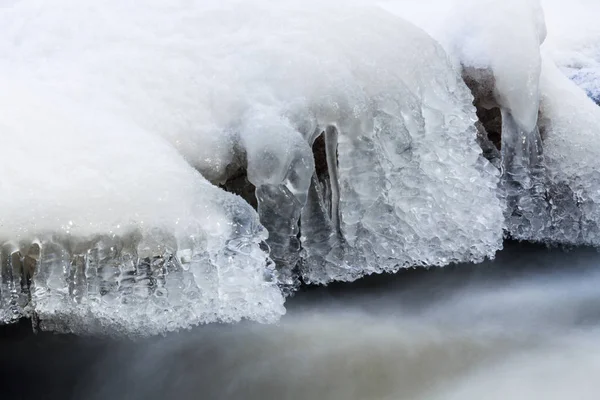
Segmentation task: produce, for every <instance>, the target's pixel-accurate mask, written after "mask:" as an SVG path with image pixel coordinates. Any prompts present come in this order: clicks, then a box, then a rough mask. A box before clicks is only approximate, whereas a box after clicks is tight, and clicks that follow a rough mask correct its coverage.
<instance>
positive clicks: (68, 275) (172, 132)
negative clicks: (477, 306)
mask: <svg viewBox="0 0 600 400" xmlns="http://www.w3.org/2000/svg"><path fill="white" fill-rule="evenodd" d="M586 1H587V0H577V1H575V2H574V3H573V11H572V12H573V15H576V16H577V17H572V20H570V21H571V22H569V23H565V22H563V20H562V19H560V18H559V16H560V12H559V11H557V10H559V8H560V5H559V3H558V2H557V1H554V0H545V1H544V2H543V3H542V5H543V6H544V7H546V8H547V10H546V14H547V15H549V18H548V21H549V23H548V24H546V23H545V17H544V15H545V14H544V11H542V7H541V5H540V3H539V2H538V1H536V0H526V1H519V0H507V1H498V0H480V1H475V0H452V1H442V0H427V1H423V2H419V3H417V2H414V1H412V0H410V1H408V0H392V1H386V2H383V3H377V4H376V3H375V2H373V1H369V0H365V1H360V0H351V1H345V2H343V1H341V0H327V1H324V2H323V1H316V0H305V1H300V0H284V1H280V2H274V1H270V0H251V1H236V0H224V1H216V0H203V1H200V0H197V1H194V0H192V1H167V0H148V1H146V2H144V6H143V7H141V6H140V4H139V2H136V1H134V0H119V1H117V0H106V1H104V2H102V3H98V2H92V1H87V0H86V1H74V0H56V1H53V2H45V1H37V0H36V1H34V0H23V1H20V2H10V3H7V2H3V3H0V33H1V35H0V76H2V78H1V80H0V110H1V111H0V138H1V139H2V143H3V145H4V146H5V147H4V151H3V153H2V155H1V156H0V169H1V170H0V193H2V195H1V196H0V210H1V212H0V253H1V254H0V273H1V282H0V283H1V286H0V302H1V307H0V309H1V310H2V313H3V314H2V320H4V321H12V320H14V319H16V318H18V317H20V316H22V315H26V316H32V317H34V319H39V322H38V324H39V326H40V327H41V328H43V329H56V330H65V331H76V332H108V331H118V332H126V333H132V334H152V333H158V332H164V331H168V330H173V329H180V328H185V327H188V326H190V325H193V324H197V323H202V322H212V321H237V320H240V319H242V318H248V319H252V320H258V321H265V322H269V321H275V320H276V319H277V318H278V316H280V315H281V314H282V313H283V312H284V309H283V295H282V291H283V293H284V294H287V293H289V291H290V290H293V289H294V287H295V286H296V285H297V284H298V283H299V281H300V280H303V281H305V282H308V283H318V284H325V283H328V282H330V281H333V280H344V281H351V280H354V279H357V278H360V277H361V276H364V275H366V274H371V273H380V272H384V271H387V272H393V271H396V270H398V269H399V268H405V267H414V266H425V265H426V266H443V265H447V264H449V263H453V262H462V261H472V262H478V261H481V260H483V259H484V258H486V257H493V256H494V254H495V252H496V251H497V250H498V249H500V248H501V246H502V239H503V234H504V230H506V232H507V233H508V234H510V235H511V236H512V237H514V238H517V239H524V240H535V241H545V242H553V243H568V244H595V245H598V244H600V238H599V237H598V222H597V221H598V217H597V215H600V214H598V210H597V204H600V203H599V202H598V200H600V199H597V198H596V197H598V192H597V187H600V186H597V183H599V177H598V176H596V175H597V173H596V172H595V171H597V170H598V165H597V161H596V160H597V159H598V157H596V155H595V153H596V152H595V151H594V150H593V149H594V148H595V146H594V144H595V141H594V139H595V136H596V135H597V132H596V129H598V128H596V127H598V126H600V123H599V121H598V118H597V117H598V112H599V110H600V109H599V108H598V107H596V106H595V105H594V103H593V102H591V101H590V100H589V99H587V98H586V97H585V95H584V94H583V92H581V91H579V89H578V88H577V87H576V86H575V84H573V83H571V82H570V81H569V80H567V79H566V78H565V77H564V76H563V75H560V72H559V71H558V70H556V69H555V67H554V66H553V65H554V63H557V64H558V65H559V67H560V68H561V70H562V71H563V72H565V73H567V74H568V75H569V76H570V77H571V78H572V79H573V80H574V81H576V82H577V83H578V84H579V85H581V86H582V87H583V88H584V89H585V90H587V92H588V94H589V95H590V96H592V97H594V96H595V93H597V92H596V86H594V85H596V84H597V83H598V82H600V81H599V80H597V79H596V76H597V75H595V74H596V73H597V71H600V69H598V68H597V66H598V64H597V63H598V60H600V57H598V56H597V55H598V53H597V49H598V46H597V45H596V44H594V43H596V42H597V41H594V40H592V39H590V38H592V37H593V35H594V34H595V33H594V32H597V28H595V25H593V24H592V23H591V22H590V23H587V24H585V26H586V29H585V32H586V33H585V35H583V34H582V36H581V37H577V35H573V36H569V34H570V33H571V32H572V30H573V26H574V25H569V24H574V22H573V20H574V19H577V18H579V16H580V15H581V14H582V11H581V10H588V11H589V10H590V9H588V8H586V7H588V5H589V4H588V3H587V2H586ZM576 4H577V5H576ZM552 7H555V8H552ZM577 7H580V8H579V9H578V8H577ZM590 7H591V6H590ZM548 10H549V12H548ZM577 10H579V11H577ZM569 18H571V17H569ZM404 19H408V20H410V21H412V22H413V23H414V24H416V25H413V24H412V23H409V22H406V21H405V20H404ZM561 24H563V25H561ZM561 27H562V28H561ZM560 29H563V31H560ZM558 32H563V33H564V35H563V33H560V34H559V33H558ZM565 32H566V33H565ZM567 37H568V38H569V40H567V39H565V38H567ZM596 37H600V35H599V36H596ZM542 43H545V44H544V45H543V48H544V54H546V55H545V56H544V59H543V62H542V55H541V54H542V53H541V51H540V46H541V45H542ZM566 103H568V104H566ZM483 155H485V158H484V157H483ZM217 186H220V187H223V188H227V189H228V190H231V191H234V192H236V193H239V194H241V195H243V196H244V199H242V198H240V197H238V196H234V195H232V194H228V193H226V192H225V191H224V190H222V189H219V188H218V187H217ZM250 204H252V205H253V206H255V207H256V211H255V210H253V209H252V207H251V205H250ZM275 266H276V267H275Z"/></svg>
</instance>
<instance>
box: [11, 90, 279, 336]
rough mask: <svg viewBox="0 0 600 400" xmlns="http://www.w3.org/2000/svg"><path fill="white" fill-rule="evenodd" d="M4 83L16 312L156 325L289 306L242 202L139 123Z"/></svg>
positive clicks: (66, 321) (107, 325) (131, 328)
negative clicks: (202, 173)
mask: <svg viewBox="0 0 600 400" xmlns="http://www.w3.org/2000/svg"><path fill="white" fill-rule="evenodd" d="M0 86H1V89H0V109H1V110H2V113H1V114H0V127H1V129H0V136H1V137H2V138H3V142H4V143H6V144H7V147H6V148H5V151H4V152H3V155H2V158H1V164H0V167H1V168H2V174H1V179H0V186H1V187H2V196H0V209H1V210H2V214H1V215H0V242H2V243H4V244H3V246H2V250H1V259H2V269H1V271H0V272H1V278H2V282H1V286H0V297H1V301H2V308H3V309H4V310H5V311H9V313H8V315H5V316H4V317H3V320H5V321H6V320H14V319H16V318H18V317H20V316H22V315H31V314H34V315H35V316H36V317H37V318H39V319H40V320H41V324H42V327H53V328H57V329H60V330H73V331H78V332H85V331H88V330H89V331H94V332H97V331H99V330H100V331H101V330H102V329H105V330H114V331H115V332H117V331H120V332H124V333H131V334H150V333H157V332H162V331H166V330H172V329H176V328H182V327H187V326H191V325H195V324H198V323H201V322H213V321H234V320H239V319H240V318H251V319H256V320H260V321H273V320H275V319H277V318H278V316H280V315H281V314H282V313H283V298H282V296H281V293H280V291H279V289H278V288H277V286H276V282H275V281H274V280H273V279H270V278H269V279H267V276H268V275H269V274H272V271H271V272H269V271H270V269H271V261H270V260H269V259H268V255H267V254H266V253H265V252H264V251H262V250H261V249H260V247H259V246H260V243H261V242H262V241H263V240H265V239H266V237H267V234H266V232H265V231H264V229H263V228H262V227H261V225H260V224H259V222H258V217H257V215H256V213H255V211H254V210H252V208H251V207H250V206H249V205H248V204H247V203H245V202H244V201H243V200H242V199H241V198H239V197H236V196H233V195H231V194H228V193H226V192H224V191H222V190H221V189H218V188H216V187H215V186H213V185H211V184H210V183H209V182H207V181H206V180H205V179H204V178H203V177H202V176H201V175H200V174H199V173H198V172H196V171H195V170H194V169H193V168H191V167H190V166H189V164H188V163H186V162H185V161H184V160H183V158H181V157H180V156H179V154H178V153H177V151H176V150H175V149H174V148H173V147H171V146H170V145H169V144H168V143H166V142H165V141H164V140H163V139H161V138H160V137H158V136H156V135H152V134H149V133H147V132H146V131H144V130H142V129H140V128H139V127H137V126H136V125H134V124H131V123H129V122H126V121H123V120H121V119H118V118H115V117H114V116H110V115H107V114H103V113H102V111H100V110H96V109H92V110H90V109H88V108H86V107H83V106H79V105H77V104H75V103H73V102H71V101H69V100H67V99H66V98H65V97H63V96H60V95H58V94H53V93H49V91H48V90H47V88H45V87H44V86H43V85H36V84H35V83H28V84H24V83H18V80H17V79H15V81H14V82H7V81H6V80H3V81H2V82H1V83H0ZM177 297H179V298H177Z"/></svg>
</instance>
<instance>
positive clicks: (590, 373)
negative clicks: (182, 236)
mask: <svg viewBox="0 0 600 400" xmlns="http://www.w3.org/2000/svg"><path fill="white" fill-rule="evenodd" d="M506 247H507V248H506V249H505V250H504V251H503V252H501V253H500V254H499V256H498V258H497V260H496V261H494V262H487V263H484V264H481V265H475V266H472V265H458V266H452V267H448V268H445V269H432V270H424V269H419V270H407V271H403V272H401V273H399V274H397V275H394V276H389V275H385V276H384V275H382V276H376V277H371V278H368V279H365V280H363V281H361V282H356V283H353V284H346V285H333V286H330V287H327V288H308V289H305V290H304V291H302V292H301V293H298V294H297V295H296V296H295V297H294V298H292V299H290V300H289V301H288V314H287V315H286V316H285V317H284V318H283V320H282V321H281V322H280V323H279V324H278V325H256V324H249V323H248V324H239V325H209V326H204V327H200V328H197V329H195V330H192V331H188V332H183V333H178V334H172V335H168V336H166V337H159V338H152V339H145V340H141V341H135V342H131V341H120V340H104V339H97V338H96V339H93V338H81V337H79V338H78V337H72V336H59V335H51V334H47V333H43V334H39V335H32V334H26V333H25V331H26V329H25V326H24V325H21V327H20V328H18V327H12V328H10V329H8V328H4V330H3V331H2V335H3V336H4V337H3V338H1V339H0V354H2V357H1V358H0V364H1V365H0V381H1V385H2V387H3V389H2V390H3V395H2V399H11V398H31V397H34V396H35V397H37V398H61V399H65V398H73V399H121V398H127V399H167V398H169V399H171V398H172V399H247V400H251V399H290V400H291V399H323V400H325V399H344V400H349V399H361V400H362V399H364V400H368V399H385V400H388V399H390V400H391V399H427V400H435V399H461V400H469V399H474V400H480V399H514V400H519V399H527V400H531V399H545V400H546V399H598V398H600V381H599V380H598V379H597V377H598V376H600V375H599V374H600V343H599V342H598V340H597V338H598V335H599V333H600V291H599V290H598V287H600V269H599V268H598V266H600V254H599V253H597V252H596V251H595V250H592V249H575V250H572V251H569V252H565V251H563V250H556V249H555V250H548V249H545V248H540V247H535V246H531V245H519V244H508V245H507V246H506ZM19 329H20V330H19Z"/></svg>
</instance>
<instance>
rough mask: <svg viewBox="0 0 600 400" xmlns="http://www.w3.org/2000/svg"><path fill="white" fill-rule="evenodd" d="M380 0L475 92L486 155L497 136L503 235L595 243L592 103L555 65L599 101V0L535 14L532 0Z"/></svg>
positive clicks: (547, 4) (546, 0) (557, 4)
mask: <svg viewBox="0 0 600 400" xmlns="http://www.w3.org/2000/svg"><path fill="white" fill-rule="evenodd" d="M386 4H387V5H386V8H387V9H388V10H390V11H392V12H394V13H396V14H399V15H403V16H406V17H408V18H409V19H411V20H412V21H414V22H415V23H417V24H418V25H419V26H421V27H423V28H424V29H425V30H427V31H428V32H429V33H430V34H432V35H433V36H434V37H435V38H436V39H438V40H439V41H440V43H442V44H443V45H444V47H445V48H446V49H447V51H448V52H449V53H450V54H451V55H452V57H453V58H454V59H455V62H456V64H458V65H460V67H461V68H462V70H463V76H464V78H465V81H466V82H467V83H468V84H469V87H470V88H471V90H472V91H473V93H474V95H475V98H476V101H475V104H476V105H477V107H478V116H479V117H480V121H479V124H480V125H479V131H480V135H479V136H480V139H479V142H480V144H481V146H482V148H483V150H484V153H485V154H486V156H487V157H488V158H489V159H490V160H491V161H492V162H496V160H497V159H498V155H497V153H496V152H494V149H493V148H491V146H490V141H491V140H489V138H490V135H491V134H498V133H501V160H502V162H501V163H500V165H501V168H502V171H503V177H502V186H501V189H502V191H503V193H504V195H505V196H506V204H507V210H506V218H507V220H506V226H507V230H508V233H509V234H510V235H511V236H512V237H513V238H516V239H521V240H531V241H541V242H548V243H555V244H556V243H562V244H570V245H573V244H574V245H578V244H587V245H599V244H600V241H598V233H597V230H598V228H597V219H598V217H597V215H598V211H597V199H596V197H597V196H596V193H597V188H598V187H599V186H598V178H597V177H596V172H595V171H596V170H597V169H598V165H597V161H596V160H597V156H595V155H594V154H595V153H596V152H595V151H594V148H595V147H596V146H595V142H596V141H597V140H595V139H596V137H597V136H598V135H599V134H600V132H599V131H598V129H599V128H598V126H600V124H599V123H598V121H597V116H598V112H599V109H598V108H597V107H596V106H595V105H594V104H593V103H592V102H591V101H589V100H588V99H586V98H585V95H584V94H583V93H582V92H581V91H579V90H578V89H577V87H576V86H575V85H574V84H573V83H571V82H569V81H568V80H567V79H566V78H565V76H564V75H561V73H560V72H559V71H558V69H557V68H556V67H555V63H556V64H557V65H558V66H559V67H560V69H561V70H562V72H563V73H564V74H566V75H567V76H568V77H570V78H571V79H572V80H573V81H574V82H575V83H577V84H578V85H579V86H581V87H582V88H583V89H584V90H585V91H586V92H587V94H588V96H590V97H591V98H592V99H593V100H595V101H597V100H598V93H600V91H598V87H599V86H598V84H599V82H600V80H599V79H598V77H599V75H598V71H600V68H599V67H598V65H599V64H598V60H600V52H599V49H600V48H599V47H598V44H597V43H598V39H599V38H600V30H599V29H598V25H597V21H596V18H595V16H596V14H597V13H598V11H600V9H598V3H597V2H594V1H588V0H576V1H573V2H569V3H568V4H566V3H565V2H562V1H559V0H543V1H542V2H541V6H542V7H543V11H542V9H541V8H540V4H539V3H537V2H536V1H526V2H514V1H506V2H499V1H478V2H474V1H471V0H455V1H451V2H444V4H442V3H441V2H438V1H436V0H431V1H430V2H428V7H429V8H432V7H431V6H432V5H435V7H433V8H435V9H436V10H437V11H438V12H434V13H429V14H428V13H426V12H425V11H426V6H425V5H422V6H415V7H409V6H408V3H407V2H402V1H392V2H388V3H386ZM445 15H452V18H446V17H445ZM542 43H543V46H542V48H543V53H544V54H545V56H544V57H545V59H544V69H543V71H542V68H541V64H542V63H541V61H542V55H541V54H542V53H541V52H540V44H542ZM540 99H541V100H540ZM538 116H539V119H538ZM499 125H501V127H499ZM494 131H496V132H494ZM500 131H501V132H500Z"/></svg>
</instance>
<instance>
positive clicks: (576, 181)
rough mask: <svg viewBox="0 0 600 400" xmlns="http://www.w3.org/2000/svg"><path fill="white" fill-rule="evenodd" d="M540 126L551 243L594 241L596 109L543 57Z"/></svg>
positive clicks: (598, 215)
mask: <svg viewBox="0 0 600 400" xmlns="http://www.w3.org/2000/svg"><path fill="white" fill-rule="evenodd" d="M541 86H542V92H541V93H542V103H541V115H542V116H543V117H542V118H541V120H540V129H541V131H542V132H543V135H544V137H545V139H544V151H545V159H546V166H547V170H548V174H547V175H548V181H549V182H548V187H549V189H548V190H549V197H550V204H551V208H550V210H551V215H552V223H551V224H550V226H549V229H548V230H547V231H546V232H543V233H541V234H542V235H545V236H546V237H548V238H549V239H550V240H551V241H553V242H558V243H568V244H576V245H578V244H587V245H594V246H598V245H600V172H599V171H600V163H599V160H600V158H599V152H598V146H597V143H598V139H600V108H599V107H598V106H597V105H596V104H594V103H593V102H592V101H591V100H590V99H589V98H587V97H586V95H585V93H584V92H583V91H581V90H580V89H579V88H578V87H577V86H576V85H575V84H574V83H573V82H571V81H570V80H568V79H567V77H565V76H564V75H563V74H562V73H561V72H560V71H559V69H558V68H557V67H556V66H555V65H554V63H553V62H552V60H550V59H549V58H547V59H546V60H545V62H544V69H543V73H542V80H541Z"/></svg>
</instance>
